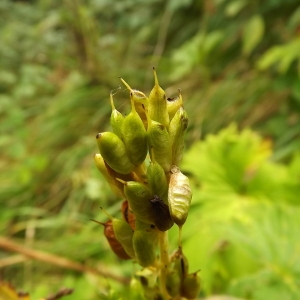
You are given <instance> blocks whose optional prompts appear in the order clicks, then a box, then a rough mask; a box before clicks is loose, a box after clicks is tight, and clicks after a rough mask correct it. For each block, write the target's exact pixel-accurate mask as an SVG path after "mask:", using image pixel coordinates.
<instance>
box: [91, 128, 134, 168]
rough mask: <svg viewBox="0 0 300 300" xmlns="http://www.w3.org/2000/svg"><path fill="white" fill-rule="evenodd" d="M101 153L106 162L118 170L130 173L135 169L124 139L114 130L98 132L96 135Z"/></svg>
mask: <svg viewBox="0 0 300 300" xmlns="http://www.w3.org/2000/svg"><path fill="white" fill-rule="evenodd" d="M96 139H97V144H98V147H99V150H100V153H101V155H102V157H103V159H104V160H105V161H106V163H107V164H108V165H109V166H110V167H111V168H112V169H113V170H115V171H116V172H118V173H121V174H129V173H130V172H131V171H132V170H133V169H134V167H135V166H134V164H133V163H132V162H131V161H130V159H129V157H128V155H127V152H126V147H125V145H124V143H123V142H122V140H121V139H120V138H119V137H118V136H117V135H116V134H114V133H112V132H102V133H98V134H97V136H96Z"/></svg>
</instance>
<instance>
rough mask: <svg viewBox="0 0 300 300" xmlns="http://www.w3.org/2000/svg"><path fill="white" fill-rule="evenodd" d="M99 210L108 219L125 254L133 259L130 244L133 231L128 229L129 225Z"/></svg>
mask: <svg viewBox="0 0 300 300" xmlns="http://www.w3.org/2000/svg"><path fill="white" fill-rule="evenodd" d="M100 208H101V209H102V211H103V212H104V213H105V214H106V215H107V216H108V217H109V218H110V220H111V222H112V227H113V231H114V234H115V236H116V239H117V240H118V241H119V243H120V244H121V245H122V247H123V248H124V250H125V251H126V253H127V254H128V255H129V256H130V257H132V258H134V257H135V253H134V250H133V244H132V238H133V230H132V229H131V228H130V226H129V224H128V223H126V222H125V221H123V220H120V219H117V218H114V217H112V216H111V215H109V214H108V213H107V212H106V211H105V210H104V209H103V208H102V207H100Z"/></svg>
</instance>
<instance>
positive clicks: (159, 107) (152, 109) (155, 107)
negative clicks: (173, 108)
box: [148, 68, 169, 128]
mask: <svg viewBox="0 0 300 300" xmlns="http://www.w3.org/2000/svg"><path fill="white" fill-rule="evenodd" d="M153 72H154V81H155V83H154V87H153V89H152V90H151V92H150V95H149V106H148V113H149V116H150V119H151V120H154V121H156V122H159V123H161V124H162V125H163V126H165V127H166V128H168V127H169V114H168V110H167V100H166V93H165V91H164V90H163V89H162V88H161V87H160V86H159V84H158V79H157V75H156V70H155V68H153Z"/></svg>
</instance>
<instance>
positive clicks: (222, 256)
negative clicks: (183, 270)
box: [0, 0, 300, 300]
mask: <svg viewBox="0 0 300 300" xmlns="http://www.w3.org/2000/svg"><path fill="white" fill-rule="evenodd" d="M0 2H1V3H0V12H1V16H2V18H1V20H0V36H1V43H0V118H1V127H0V130H1V136H0V148H1V149H0V151H1V157H2V159H1V162H0V176H1V178H0V179H1V190H0V201H1V202H0V204H1V209H0V221H1V222H0V231H1V233H0V235H1V239H0V267H1V272H0V276H1V278H2V279H3V280H5V281H9V282H11V283H12V284H13V285H14V286H15V287H17V289H18V290H19V289H20V290H24V291H28V292H29V293H30V298H31V299H39V298H41V297H45V296H46V295H50V294H55V293H56V292H57V291H58V290H59V289H60V288H62V287H64V286H66V287H68V288H70V289H74V292H73V293H72V294H71V295H69V296H66V299H91V300H92V299H120V297H121V296H122V295H124V294H125V293H127V292H128V285H126V284H124V282H126V280H127V279H128V278H130V277H131V275H132V270H133V269H134V270H139V268H138V266H137V265H132V263H131V262H130V261H124V262H123V261H120V260H119V259H118V258H116V257H115V255H114V253H112V251H111V250H110V248H109V245H108V244H107V242H106V240H105V237H104V236H103V229H102V228H101V227H100V226H99V225H98V224H96V223H95V222H92V221H91V220H90V219H96V220H99V221H104V220H106V216H105V215H104V214H103V212H102V211H101V210H100V206H101V207H104V208H105V209H106V210H107V211H108V212H109V213H110V214H111V215H113V216H118V212H119V210H120V201H119V200H118V198H117V197H115V196H114V194H113V193H112V192H111V191H110V188H109V186H108V185H107V184H106V182H105V181H104V179H103V178H102V177H101V175H100V174H99V172H98V170H97V168H96V167H95V165H94V162H93V154H94V153H97V152H98V149H97V144H96V142H95V136H96V134H97V133H98V132H101V131H111V128H110V125H109V118H110V114H111V107H110V101H109V94H110V92H111V91H112V90H114V94H115V96H114V102H115V106H116V108H118V109H119V110H121V111H122V112H123V113H124V114H125V113H129V112H130V106H129V103H128V101H127V98H128V91H127V90H126V89H123V88H118V86H119V84H120V82H119V79H118V77H122V78H126V80H127V81H128V82H129V83H130V85H131V86H132V87H133V88H137V89H140V90H143V91H145V92H147V93H146V94H149V93H148V92H150V90H151V88H152V86H153V79H152V72H151V70H152V67H153V66H155V67H156V69H157V70H158V74H159V79H160V85H161V86H163V87H164V88H165V90H166V93H167V97H170V98H172V97H174V96H175V95H177V93H178V91H177V90H178V88H180V89H181V92H182V95H183V98H184V101H185V102H184V108H185V109H186V111H187V113H188V115H189V128H188V131H187V135H186V148H187V150H186V153H185V157H184V161H183V164H182V167H181V169H182V171H183V173H185V174H186V175H188V176H189V177H190V180H191V183H192V189H193V200H192V206H191V209H190V212H189V216H188V219H187V222H186V224H185V225H184V229H183V233H182V234H183V235H182V237H183V245H184V249H185V254H186V256H187V257H188V259H189V262H190V269H191V271H197V270H199V269H201V272H200V276H201V278H202V288H201V293H200V295H199V297H201V298H206V297H209V296H210V295H230V296H234V297H239V298H242V299H251V300H252V299H253V300H263V299H272V300H273V299H275V300H276V299H288V300H290V299H291V300H294V299H299V297H300V296H299V294H300V291H299V289H300V287H299V280H300V270H299V266H300V262H299V257H300V249H299V238H298V228H299V220H300V218H299V215H300V214H299V195H300V171H299V170H300V140H299V135H300V122H299V117H300V89H299V86H300V85H299V76H300V73H299V66H300V51H299V47H300V38H299V29H300V6H299V2H298V1H297V0H265V1H252V0H251V1H250V0H213V1H211V0H202V1H196V0H185V1H182V0H181V1H179V0H169V1H162V0H147V1H142V0H136V1H132V0H124V1H109V0H93V1H92V0H89V1H83V0H76V1H71V0H64V1H59V2H57V1H50V0H35V1H33V0H32V1H9V0H2V1H0ZM116 89H117V90H116ZM250 128H251V129H250ZM177 234H178V232H177V230H176V229H175V228H174V229H173V228H172V229H171V232H170V240H171V244H173V245H176V244H177ZM18 245H22V246H23V247H21V249H20V248H18V247H17V246H18ZM24 249H25V250H26V251H29V252H27V254H26V253H24ZM45 253H50V254H51V255H52V256H47V258H45ZM24 254H26V255H27V256H24ZM28 254H30V255H31V257H33V258H35V259H28V258H27V257H28ZM62 258H66V259H68V260H67V261H64V262H63V261H62V260H60V259H62ZM125 295H126V294H125ZM0 299H1V298H0Z"/></svg>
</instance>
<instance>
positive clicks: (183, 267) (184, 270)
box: [172, 247, 189, 281]
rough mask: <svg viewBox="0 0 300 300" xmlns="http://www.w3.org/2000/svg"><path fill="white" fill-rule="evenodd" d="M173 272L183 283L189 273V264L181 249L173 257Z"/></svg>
mask: <svg viewBox="0 0 300 300" xmlns="http://www.w3.org/2000/svg"><path fill="white" fill-rule="evenodd" d="M172 260H173V270H174V271H175V272H176V273H177V274H178V275H179V277H180V280H181V281H182V280H183V278H185V277H186V276H187V274H188V272H189V262H188V260H187V258H186V256H185V255H184V254H183V252H182V249H181V247H179V248H178V249H177V251H176V252H175V253H174V255H173V259H172Z"/></svg>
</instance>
